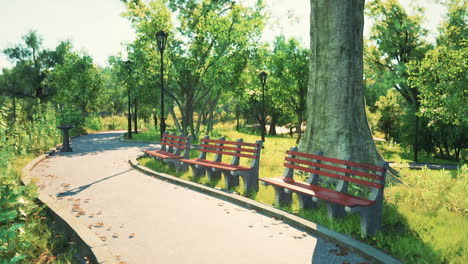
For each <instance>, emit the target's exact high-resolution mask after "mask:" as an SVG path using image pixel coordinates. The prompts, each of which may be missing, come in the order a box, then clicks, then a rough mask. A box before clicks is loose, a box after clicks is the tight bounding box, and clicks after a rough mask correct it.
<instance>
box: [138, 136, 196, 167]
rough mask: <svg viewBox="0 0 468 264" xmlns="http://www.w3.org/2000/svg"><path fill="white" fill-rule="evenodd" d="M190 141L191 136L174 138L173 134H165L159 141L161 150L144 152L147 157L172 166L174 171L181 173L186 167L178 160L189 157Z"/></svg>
mask: <svg viewBox="0 0 468 264" xmlns="http://www.w3.org/2000/svg"><path fill="white" fill-rule="evenodd" d="M191 141H192V136H183V135H180V136H176V134H175V133H173V134H172V135H171V134H169V133H167V132H165V133H164V134H163V137H162V140H161V149H158V150H145V151H144V152H145V153H146V155H148V156H151V157H153V158H156V159H158V160H162V161H164V162H167V163H169V164H172V165H174V166H175V168H176V171H183V170H187V169H188V166H184V164H182V163H180V162H179V160H180V159H182V158H184V159H186V158H188V157H189V154H190V146H191ZM182 152H183V153H182Z"/></svg>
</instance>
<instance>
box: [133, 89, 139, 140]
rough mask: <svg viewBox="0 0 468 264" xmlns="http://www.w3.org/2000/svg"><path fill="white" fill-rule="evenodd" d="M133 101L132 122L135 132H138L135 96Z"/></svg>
mask: <svg viewBox="0 0 468 264" xmlns="http://www.w3.org/2000/svg"><path fill="white" fill-rule="evenodd" d="M133 102H134V105H133V106H134V108H135V110H134V111H133V124H134V126H135V130H134V131H135V134H138V101H137V99H136V97H135V98H134V99H133Z"/></svg>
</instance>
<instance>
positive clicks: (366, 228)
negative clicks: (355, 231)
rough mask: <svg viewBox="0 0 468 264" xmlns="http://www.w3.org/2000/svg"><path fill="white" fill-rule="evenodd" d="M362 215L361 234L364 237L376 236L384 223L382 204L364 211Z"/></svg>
mask: <svg viewBox="0 0 468 264" xmlns="http://www.w3.org/2000/svg"><path fill="white" fill-rule="evenodd" d="M360 215H361V234H362V235H363V236H364V237H367V236H372V235H374V234H375V233H376V232H377V231H378V230H379V229H380V225H381V223H382V202H376V203H375V204H374V205H372V206H370V207H368V208H365V209H363V210H362V211H361V212H360Z"/></svg>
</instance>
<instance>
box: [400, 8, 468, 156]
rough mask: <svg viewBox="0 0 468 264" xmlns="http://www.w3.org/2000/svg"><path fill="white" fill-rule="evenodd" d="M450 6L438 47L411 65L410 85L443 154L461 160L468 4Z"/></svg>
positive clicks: (466, 92) (467, 124)
mask: <svg viewBox="0 0 468 264" xmlns="http://www.w3.org/2000/svg"><path fill="white" fill-rule="evenodd" d="M447 5H448V14H447V17H446V18H445V20H444V22H443V23H442V27H441V28H440V35H439V36H438V38H437V48H436V49H434V50H431V51H429V52H427V53H426V56H425V57H424V59H422V60H421V61H412V62H411V63H409V64H408V73H409V80H408V82H409V84H410V85H413V86H417V87H419V90H420V94H419V95H418V99H419V101H420V109H419V113H418V115H420V116H422V117H423V118H426V119H428V121H429V123H428V126H429V127H430V128H431V129H432V130H433V133H434V137H433V138H434V141H435V142H436V144H437V146H438V148H439V151H440V153H441V155H442V156H443V157H444V156H447V157H452V153H453V157H454V158H455V159H457V160H459V159H460V153H461V150H462V149H463V148H466V146H467V135H466V129H467V127H468V118H467V114H468V110H467V109H468V108H467V102H466V97H467V95H468V89H467V87H466V84H467V83H468V79H467V74H466V73H467V71H468V63H467V60H466V58H467V56H468V39H467V38H468V29H467V28H468V27H467V25H466V17H467V9H468V3H465V2H464V1H459V0H452V1H450V2H449V3H448V4H447ZM451 150H453V152H452V151H451ZM444 151H445V153H444ZM451 152H452V153H451Z"/></svg>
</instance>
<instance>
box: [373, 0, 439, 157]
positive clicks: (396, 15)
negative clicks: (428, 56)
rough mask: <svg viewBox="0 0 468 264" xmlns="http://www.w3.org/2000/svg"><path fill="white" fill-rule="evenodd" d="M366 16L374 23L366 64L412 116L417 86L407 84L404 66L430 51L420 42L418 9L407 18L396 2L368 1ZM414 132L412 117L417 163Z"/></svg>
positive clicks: (423, 32)
mask: <svg viewBox="0 0 468 264" xmlns="http://www.w3.org/2000/svg"><path fill="white" fill-rule="evenodd" d="M368 15H369V16H370V17H371V18H372V19H373V20H374V24H373V26H372V29H371V37H370V38H371V40H373V41H375V43H376V47H375V48H372V47H371V50H370V51H371V52H369V53H368V57H367V61H369V62H371V63H374V65H375V66H376V67H378V68H376V69H378V70H380V73H378V74H379V75H380V76H382V77H383V78H384V80H385V83H391V84H392V85H393V88H394V89H396V90H397V91H398V92H399V93H400V94H401V95H402V96H403V98H404V99H405V100H406V102H407V103H408V105H409V106H410V108H411V109H413V113H414V115H416V113H417V112H418V109H419V99H418V94H419V87H417V86H412V85H411V84H409V83H408V72H407V64H408V63H409V62H410V61H412V60H416V61H418V60H421V59H422V58H423V57H424V54H425V53H426V52H427V51H428V50H429V49H430V48H431V46H430V45H428V44H427V43H426V42H425V41H424V37H425V36H426V34H427V31H426V30H424V29H423V28H422V27H421V24H422V23H421V22H422V18H423V16H422V10H417V14H416V15H414V16H410V15H408V14H407V13H406V11H405V10H404V9H403V8H402V7H401V6H400V4H399V3H398V1H397V0H383V1H381V0H374V1H371V2H369V5H368ZM413 84H414V83H413ZM418 129H419V118H418V117H417V116H416V118H415V119H414V134H413V135H414V136H415V138H414V142H413V152H414V158H413V159H414V161H417V160H418V149H419V148H418V134H419V131H418Z"/></svg>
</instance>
